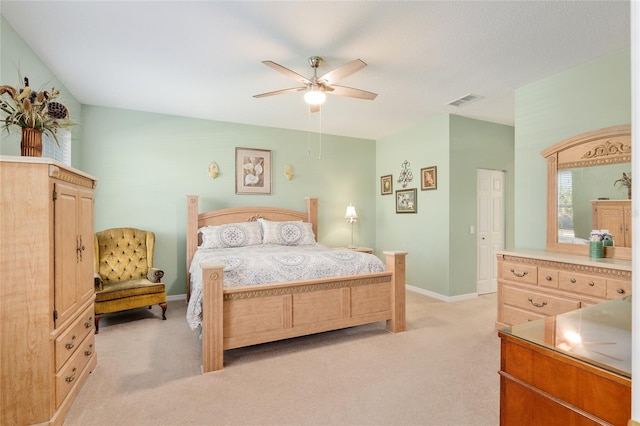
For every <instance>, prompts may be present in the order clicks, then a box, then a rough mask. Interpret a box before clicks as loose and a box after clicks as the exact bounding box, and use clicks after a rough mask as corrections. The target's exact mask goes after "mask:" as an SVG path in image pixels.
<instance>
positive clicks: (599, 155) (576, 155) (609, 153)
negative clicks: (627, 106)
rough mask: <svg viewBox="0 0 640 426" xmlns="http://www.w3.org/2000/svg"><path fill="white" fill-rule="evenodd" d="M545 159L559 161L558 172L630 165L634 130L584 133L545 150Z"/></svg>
mask: <svg viewBox="0 0 640 426" xmlns="http://www.w3.org/2000/svg"><path fill="white" fill-rule="evenodd" d="M554 154H557V155H554ZM542 156H543V157H545V158H547V159H548V161H553V162H556V161H557V163H558V164H557V168H558V169H571V168H575V167H589V166H601V165H606V164H616V163H630V162H631V126H630V125H624V126H615V127H607V128H605V129H600V130H595V131H591V132H587V133H582V134H580V135H577V136H574V137H572V138H569V139H567V140H564V141H562V142H559V143H557V144H555V145H553V146H551V147H549V148H547V149H545V150H544V151H542Z"/></svg>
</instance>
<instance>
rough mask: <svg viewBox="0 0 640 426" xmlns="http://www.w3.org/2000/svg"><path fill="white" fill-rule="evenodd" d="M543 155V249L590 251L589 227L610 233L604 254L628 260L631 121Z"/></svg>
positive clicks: (579, 137) (566, 142)
mask: <svg viewBox="0 0 640 426" xmlns="http://www.w3.org/2000/svg"><path fill="white" fill-rule="evenodd" d="M542 156H543V157H545V158H546V160H547V251H554V252H561V253H570V254H583V255H585V256H588V255H589V237H590V234H591V231H592V230H594V229H598V230H606V231H608V233H610V234H611V235H613V246H608V247H605V257H611V258H617V259H627V260H631V126H630V125H624V126H615V127H607V128H604V129H599V130H594V131H591V132H587V133H582V134H580V135H576V136H574V137H572V138H569V139H567V140H564V141H562V142H559V143H557V144H555V145H553V146H551V147H549V148H547V149H546V150H544V151H542Z"/></svg>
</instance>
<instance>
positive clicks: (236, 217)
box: [187, 195, 318, 300]
mask: <svg viewBox="0 0 640 426" xmlns="http://www.w3.org/2000/svg"><path fill="white" fill-rule="evenodd" d="M305 200H306V201H307V211H306V212H300V211H296V210H289V209H282V208H278V207H231V208H227V209H220V210H211V211H209V212H204V213H198V196H197V195H187V300H189V296H190V293H191V279H190V276H189V267H190V266H191V259H193V256H194V254H195V252H196V250H197V249H198V244H199V242H200V241H199V235H198V229H200V228H201V227H203V226H216V225H224V224H227V223H238V222H250V221H254V220H257V219H259V218H263V219H266V220H271V221H274V222H283V221H289V220H302V221H304V222H311V227H312V229H313V233H314V235H315V236H316V238H317V236H318V199H317V198H305Z"/></svg>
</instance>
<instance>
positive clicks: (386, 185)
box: [380, 175, 393, 195]
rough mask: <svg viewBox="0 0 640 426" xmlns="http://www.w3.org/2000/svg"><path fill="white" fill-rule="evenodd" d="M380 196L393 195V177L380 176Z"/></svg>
mask: <svg viewBox="0 0 640 426" xmlns="http://www.w3.org/2000/svg"><path fill="white" fill-rule="evenodd" d="M380 194H381V195H390V194H393V177H392V176H391V175H386V176H382V177H381V178H380Z"/></svg>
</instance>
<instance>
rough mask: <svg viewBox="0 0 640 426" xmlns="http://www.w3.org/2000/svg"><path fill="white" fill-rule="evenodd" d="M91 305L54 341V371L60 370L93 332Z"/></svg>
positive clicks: (92, 309) (92, 308)
mask: <svg viewBox="0 0 640 426" xmlns="http://www.w3.org/2000/svg"><path fill="white" fill-rule="evenodd" d="M93 312H94V307H93V304H91V305H89V306H88V307H87V309H85V311H84V312H83V313H82V315H80V316H79V317H78V319H76V320H75V321H74V322H73V324H71V326H70V327H69V328H68V329H67V330H65V331H64V332H63V333H62V334H61V335H60V336H58V338H57V339H56V344H55V345H56V349H55V350H56V371H58V370H60V369H61V368H62V366H63V365H64V363H65V362H67V360H68V359H69V357H71V355H73V353H74V352H75V351H76V349H77V347H78V345H80V343H81V342H82V341H83V340H84V338H85V337H86V336H87V334H89V333H91V332H93V324H94V321H93Z"/></svg>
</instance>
